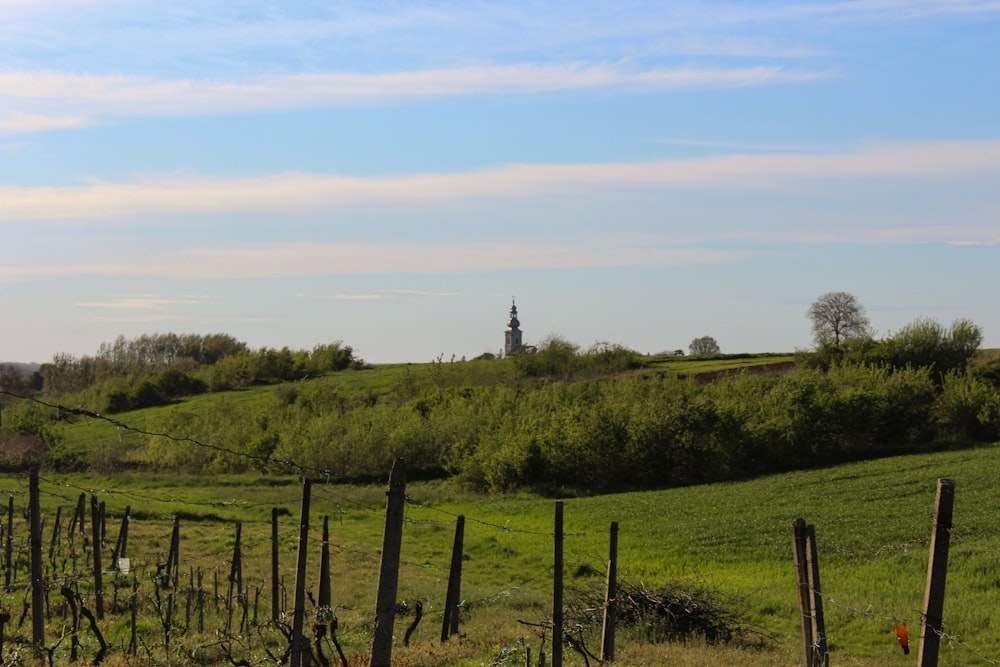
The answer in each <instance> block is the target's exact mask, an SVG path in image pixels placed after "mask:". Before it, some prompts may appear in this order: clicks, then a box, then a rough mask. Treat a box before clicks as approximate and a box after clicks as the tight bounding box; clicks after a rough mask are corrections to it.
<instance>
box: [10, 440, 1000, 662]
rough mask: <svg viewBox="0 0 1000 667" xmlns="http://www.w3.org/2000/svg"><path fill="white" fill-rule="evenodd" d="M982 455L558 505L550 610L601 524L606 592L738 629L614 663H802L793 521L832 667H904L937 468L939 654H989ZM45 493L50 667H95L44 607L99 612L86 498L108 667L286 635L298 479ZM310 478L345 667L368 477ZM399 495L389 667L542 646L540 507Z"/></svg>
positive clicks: (989, 458) (588, 628)
mask: <svg viewBox="0 0 1000 667" xmlns="http://www.w3.org/2000/svg"><path fill="white" fill-rule="evenodd" d="M998 453H1000V451H998V448H997V447H996V446H993V447H984V448H979V449H968V450H957V451H950V452H940V453H933V454H923V455H913V456H901V457H895V458H888V459H880V460H872V461H866V462H861V463H853V464H849V465H843V466H837V467H831V468H826V469H820V470H812V471H805V472H794V473H787V474H782V475H776V476H769V477H762V478H758V479H754V480H749V481H743V482H732V483H725V484H712V485H703V486H693V487H687V488H678V489H670V490H663V491H648V492H640V493H626V494H616V495H604V496H592V497H576V498H565V499H562V502H563V503H564V510H565V543H564V554H565V555H564V563H565V568H564V571H565V583H566V592H565V596H564V601H565V603H566V607H567V609H570V610H572V609H577V608H579V607H580V606H581V605H583V606H585V605H584V601H587V600H593V599H594V598H595V596H600V595H601V594H602V592H601V591H602V587H603V584H604V569H605V563H606V559H607V553H608V539H609V528H610V524H611V522H617V523H618V525H619V531H620V532H619V560H618V570H619V581H620V582H623V583H627V584H628V585H629V586H631V587H633V589H638V588H642V589H644V590H647V591H653V592H655V591H660V590H664V589H665V588H668V587H672V588H675V589H681V590H685V591H697V592H699V593H700V594H703V595H705V596H707V597H708V598H709V599H711V600H712V601H713V603H715V604H718V605H720V606H722V607H724V608H725V609H727V610H731V611H732V612H733V613H734V614H735V615H736V617H738V619H739V625H740V626H741V628H743V629H745V630H746V631H747V632H745V633H744V634H742V635H741V641H738V642H733V643H720V644H712V643H709V642H706V641H704V639H703V638H699V637H697V636H695V637H692V638H691V640H690V641H688V642H664V643H651V642H650V641H648V639H649V638H648V636H647V633H646V632H644V631H643V629H642V627H621V628H619V632H618V650H617V655H616V657H617V662H618V663H619V664H622V665H649V664H662V665H677V666H680V667H683V666H685V665H706V666H707V665H737V664H738V665H746V664H753V665H765V666H768V665H789V666H791V665H797V664H801V657H800V656H801V645H800V644H801V640H800V636H799V623H798V607H797V598H796V590H795V577H794V568H793V564H792V557H791V543H790V524H791V522H792V521H793V520H794V519H795V518H796V517H798V516H801V517H804V518H805V519H806V521H807V522H809V523H811V524H813V525H815V527H816V533H817V539H818V544H819V563H820V568H821V571H822V580H823V597H824V606H825V611H826V621H827V631H828V636H829V646H830V649H831V654H832V656H831V660H832V662H833V664H836V665H859V666H860V665H863V666H868V665H871V666H875V665H889V666H892V665H907V664H911V663H912V662H913V661H914V657H915V653H916V646H917V643H918V641H919V638H918V637H919V627H920V612H921V608H922V600H923V593H924V586H925V581H926V569H927V561H928V555H929V553H928V538H929V536H930V533H931V529H932V525H931V524H932V511H933V501H934V494H935V488H936V483H937V480H938V479H940V478H949V479H953V480H955V482H956V503H955V515H954V529H953V535H952V541H951V556H950V561H949V573H948V581H947V595H946V600H945V606H944V629H945V633H946V636H945V638H944V641H943V642H942V651H943V653H942V658H941V664H942V665H981V664H997V662H998V661H1000V631H998V628H997V621H996V620H995V619H994V618H993V615H994V614H995V613H996V610H997V609H998V607H997V603H996V601H997V594H998V592H1000V509H998V508H1000V503H998V501H1000V491H998V490H997V486H996V483H995V480H996V479H997V477H998V474H1000V459H998ZM0 479H2V481H3V489H2V490H3V491H4V492H6V493H5V495H8V496H9V497H10V498H12V499H13V500H12V502H13V504H14V513H13V515H12V516H10V517H5V519H7V520H10V521H11V525H12V527H13V530H12V531H11V532H10V533H6V532H5V538H6V537H7V536H8V535H9V537H10V538H11V548H12V555H13V559H12V561H13V565H14V566H15V567H14V568H13V571H12V572H11V573H10V575H9V576H10V577H11V579H10V583H9V584H8V585H7V587H6V592H5V593H4V595H3V596H2V599H0V603H2V609H3V611H4V612H5V613H7V614H9V620H7V622H6V624H5V626H4V629H5V636H4V645H3V648H2V650H3V657H4V659H5V661H6V662H7V663H13V662H16V661H19V660H24V661H31V660H32V658H31V651H30V642H31V613H30V611H29V610H26V609H25V603H26V601H28V600H30V591H29V590H28V589H29V588H30V576H29V571H28V570H27V569H26V567H27V566H26V560H27V550H28V544H27V534H28V533H27V526H26V521H25V511H24V510H25V509H26V506H27V495H26V490H27V479H26V478H25V477H23V476H19V475H11V474H8V475H5V476H4V477H2V478H0ZM40 486H41V491H42V493H41V505H42V512H41V513H42V518H43V529H42V532H43V542H44V551H45V560H46V564H47V565H46V567H47V568H48V569H47V573H48V574H47V576H48V577H49V588H50V591H49V594H48V596H47V615H46V624H45V634H46V637H45V639H46V647H47V649H48V650H49V651H50V653H49V654H48V656H49V657H51V659H52V661H53V662H54V664H67V663H68V661H69V659H70V657H71V653H70V652H71V650H72V649H73V648H74V646H75V647H76V650H77V651H78V657H79V660H80V661H82V662H86V663H88V664H93V661H94V656H95V655H96V654H97V652H98V650H99V648H100V647H99V643H98V640H97V639H96V634H95V633H93V632H92V631H91V630H89V629H88V626H87V624H86V623H85V622H82V623H80V624H79V630H78V632H77V633H76V635H75V637H76V639H75V640H74V639H73V637H74V635H73V633H72V628H73V623H72V615H71V613H70V612H71V610H67V605H66V604H65V603H64V602H63V600H64V598H63V597H61V596H60V588H61V587H67V586H68V587H69V588H71V589H73V590H75V591H77V593H76V594H77V595H78V598H77V599H78V601H79V604H81V605H82V606H84V607H87V608H89V609H91V610H93V608H94V602H95V600H94V597H95V596H94V585H93V578H92V568H91V567H90V566H89V565H88V564H87V560H86V556H87V553H88V552H91V551H92V546H93V545H92V544H89V543H88V540H87V536H89V535H90V534H91V533H90V530H91V524H90V521H91V515H90V514H89V512H88V513H87V514H86V518H85V521H86V522H87V527H86V530H84V531H82V532H77V533H73V534H71V533H70V530H69V528H70V517H71V516H72V515H73V509H74V507H75V506H77V505H78V503H79V501H80V497H81V496H83V497H84V498H85V499H93V501H95V502H100V503H102V504H103V505H104V508H105V517H106V533H107V534H106V536H105V538H104V546H103V548H102V549H101V553H102V559H103V562H105V563H108V564H110V562H111V560H110V554H111V551H112V550H113V548H114V547H115V543H116V536H117V534H118V532H119V530H120V524H121V518H122V516H123V514H124V512H125V508H126V506H128V507H130V511H131V520H130V522H129V541H128V557H129V561H130V563H129V567H130V571H129V574H122V573H115V572H113V568H112V567H111V566H110V565H106V566H105V567H104V570H105V574H104V576H105V580H104V602H105V605H106V609H107V611H106V615H105V618H104V619H103V620H100V621H97V627H98V628H99V629H100V631H101V633H102V637H103V639H104V640H105V642H106V645H107V650H106V654H105V655H104V656H102V657H103V658H104V664H108V665H118V664H130V665H138V664H168V663H169V664H217V663H218V662H226V661H228V660H235V661H237V662H239V661H241V660H242V661H246V663H245V664H252V665H256V664H268V663H269V662H272V663H273V661H274V659H275V658H280V657H281V655H282V651H283V650H284V648H287V640H286V638H285V636H284V635H283V634H282V633H281V631H280V630H279V629H278V628H279V626H281V624H282V623H286V622H287V619H288V614H290V613H291V607H292V599H291V594H292V590H293V578H294V564H295V559H296V554H297V549H298V538H297V530H298V522H299V508H300V502H301V489H302V484H301V481H300V480H298V479H296V478H293V477H284V478H273V477H257V476H232V477H215V478H212V477H183V476H168V475H157V476H154V475H140V474H122V475H116V476H111V477H97V476H83V475H47V474H43V475H42V477H41V482H40ZM311 488H312V507H311V512H310V518H309V543H308V547H307V549H308V556H307V560H308V565H307V571H308V573H309V574H308V575H307V581H306V589H307V590H308V591H310V597H309V601H308V602H307V603H306V608H307V613H308V614H310V615H315V613H316V612H317V610H318V608H317V606H316V604H315V600H316V598H315V596H316V595H317V593H316V591H317V589H318V584H319V572H320V569H319V568H320V558H321V550H322V548H323V546H324V541H323V539H322V538H323V536H322V526H323V521H324V517H326V519H327V521H328V526H329V539H328V541H327V542H326V543H325V544H326V547H327V548H328V549H329V553H330V557H331V561H330V573H331V581H332V586H331V589H332V606H333V609H334V611H335V613H336V617H337V619H338V627H337V634H336V637H337V639H338V642H339V644H340V646H341V648H342V650H343V652H344V655H345V657H346V659H347V661H348V662H349V664H351V665H361V664H367V659H368V654H369V651H370V647H371V639H372V622H373V619H374V609H375V592H376V582H377V575H378V569H379V557H380V556H379V552H380V549H381V539H382V532H383V522H384V518H385V487H384V485H378V484H375V485H365V486H359V485H344V484H337V483H332V482H327V481H325V480H315V481H313V483H312V485H311ZM407 497H408V502H407V504H406V510H405V520H404V529H403V544H402V555H401V565H400V572H399V591H398V595H397V602H398V606H399V614H398V617H397V619H396V623H395V641H394V649H393V660H394V664H401V665H428V666H433V665H470V666H471V665H491V664H492V665H499V664H510V665H514V664H524V656H525V652H526V651H527V650H530V651H531V655H532V656H537V655H538V653H539V652H540V651H542V650H545V651H548V650H549V647H550V643H551V639H552V638H551V635H550V634H546V632H545V631H544V630H542V629H541V627H542V626H544V624H545V622H546V621H547V620H550V619H551V618H552V610H551V596H552V565H553V535H552V533H553V510H554V499H551V498H543V497H540V496H537V495H530V494H515V495H495V496H482V495H474V494H469V493H466V492H464V491H463V490H462V489H460V488H458V487H457V486H454V485H453V484H451V483H447V482H440V481H438V482H419V483H412V484H410V485H408V487H407ZM87 506H88V507H89V505H87ZM275 508H277V513H278V516H279V534H278V554H279V562H280V572H281V577H280V578H281V581H280V582H279V583H280V591H281V596H280V603H279V606H280V609H279V612H280V613H279V623H274V622H272V620H271V619H272V608H271V598H270V596H271V590H272V589H271V574H270V567H271V548H272V541H271V529H272V527H271V517H272V512H273V511H274V509H275ZM57 511H58V512H59V514H60V515H61V529H60V530H59V531H58V534H57V532H56V530H55V516H56V513H57ZM458 515H463V516H464V517H465V550H464V553H465V560H464V562H463V580H462V592H461V593H462V595H461V597H462V599H463V601H464V602H463V605H462V612H461V618H460V623H461V626H460V633H459V635H457V636H453V637H452V638H451V639H450V640H449V641H447V642H442V641H441V639H440V633H441V621H442V618H443V617H442V605H443V601H444V595H445V590H446V586H447V579H448V571H449V563H450V558H451V546H452V541H453V534H454V527H455V523H456V517H457V516H458ZM175 522H176V523H175ZM236 522H240V526H241V542H240V564H241V572H240V577H241V580H242V586H243V591H242V595H241V594H240V592H239V591H237V592H236V593H233V592H231V588H232V586H231V585H230V584H229V579H230V577H231V575H232V574H233V562H234V556H235V546H236V538H235V535H236ZM6 525H7V521H6V520H5V521H4V526H5V529H6ZM175 525H176V526H177V530H178V536H179V540H178V542H179V545H178V549H177V570H178V571H179V575H180V576H179V581H178V582H177V583H176V584H175V585H172V586H170V585H168V586H162V585H161V581H162V577H161V575H162V566H163V564H164V563H166V562H167V560H168V559H169V558H170V547H171V538H172V530H173V527H174V526H175ZM57 538H58V539H57ZM158 566H159V567H158ZM5 574H6V571H5ZM133 595H134V596H135V599H136V600H137V607H138V621H137V623H136V633H137V637H138V640H137V643H136V646H135V648H134V649H133V650H130V646H129V643H130V634H131V624H130V621H129V614H128V612H127V609H128V605H127V602H128V601H129V600H130V599H131V598H130V596H133ZM168 602H169V605H170V612H171V614H170V616H169V619H170V620H169V623H167V618H168V616H167V606H166V605H167V603H168ZM418 602H419V603H421V607H422V611H423V615H422V619H421V621H420V623H419V624H417V626H416V627H415V629H414V630H413V632H412V635H411V637H410V640H409V642H408V644H409V645H408V646H404V642H403V636H404V632H405V630H406V629H407V627H408V626H409V625H411V624H412V623H413V622H414V620H415V608H416V603H418ZM596 615H597V613H596V612H595V613H594V614H592V616H596ZM310 617H312V616H310ZM567 619H568V622H570V621H569V619H570V617H569V616H568V617H567ZM591 620H592V619H589V618H585V617H579V616H572V623H573V626H572V627H573V632H574V633H575V635H574V636H575V637H577V638H578V639H579V640H580V641H582V643H583V644H584V645H585V646H586V647H587V648H588V649H589V650H590V651H591V652H594V653H597V652H598V648H599V638H600V625H599V624H598V623H593V622H591ZM901 622H905V623H907V624H908V625H909V627H910V631H911V636H912V638H913V639H912V647H913V652H912V653H911V654H910V655H904V654H903V652H902V650H901V649H900V646H899V644H898V642H897V641H896V638H895V635H894V634H893V625H894V624H896V623H901ZM307 625H310V626H311V623H310V624H307ZM75 642H78V644H77V643H75ZM323 642H324V643H323V646H324V648H323V651H324V654H325V656H326V657H327V658H329V659H332V660H333V662H334V663H335V664H336V662H337V657H336V656H337V654H336V651H335V650H334V648H335V647H334V646H332V644H331V643H330V638H329V635H328V636H327V637H326V638H325V639H324V640H323ZM589 661H590V663H591V664H592V663H593V662H594V661H593V659H592V658H591V659H589ZM39 662H41V660H39ZM564 663H565V664H580V665H583V664H585V658H584V657H583V656H582V655H581V654H579V653H577V652H575V651H573V650H570V649H569V648H567V649H565V650H564Z"/></svg>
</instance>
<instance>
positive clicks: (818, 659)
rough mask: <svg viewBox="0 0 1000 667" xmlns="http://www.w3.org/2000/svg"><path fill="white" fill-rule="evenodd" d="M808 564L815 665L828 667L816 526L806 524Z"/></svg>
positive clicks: (828, 659) (816, 666) (828, 656)
mask: <svg viewBox="0 0 1000 667" xmlns="http://www.w3.org/2000/svg"><path fill="white" fill-rule="evenodd" d="M806 564H807V565H808V568H807V569H808V574H809V595H810V596H811V598H812V631H813V654H814V658H813V665H814V666H815V667H828V665H829V664H830V655H829V654H828V653H827V648H826V620H825V618H824V616H823V587H822V586H820V583H819V558H818V556H817V554H816V528H815V526H812V525H809V526H806Z"/></svg>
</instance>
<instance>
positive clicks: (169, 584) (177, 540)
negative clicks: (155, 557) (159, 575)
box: [163, 516, 181, 588]
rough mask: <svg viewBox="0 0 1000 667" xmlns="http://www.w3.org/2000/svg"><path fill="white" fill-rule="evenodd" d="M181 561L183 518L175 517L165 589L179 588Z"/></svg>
mask: <svg viewBox="0 0 1000 667" xmlns="http://www.w3.org/2000/svg"><path fill="white" fill-rule="evenodd" d="M180 559H181V518H180V517H179V516H175V517H174V528H173V530H172V531H171V532H170V551H169V553H168V554H167V571H166V572H165V573H164V575H163V576H164V578H163V587H164V588H177V577H178V573H179V572H180Z"/></svg>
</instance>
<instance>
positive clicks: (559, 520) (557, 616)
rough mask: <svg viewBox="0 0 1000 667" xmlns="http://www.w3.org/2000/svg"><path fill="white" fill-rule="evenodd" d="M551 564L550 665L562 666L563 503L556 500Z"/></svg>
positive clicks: (553, 666) (554, 666)
mask: <svg viewBox="0 0 1000 667" xmlns="http://www.w3.org/2000/svg"><path fill="white" fill-rule="evenodd" d="M553 542H554V549H553V556H554V557H553V566H552V667H562V643H563V504H562V501H561V500H560V501H556V519H555V539H554V540H553Z"/></svg>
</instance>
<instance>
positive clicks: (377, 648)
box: [369, 458, 406, 667]
mask: <svg viewBox="0 0 1000 667" xmlns="http://www.w3.org/2000/svg"><path fill="white" fill-rule="evenodd" d="M386 496H387V499H386V504H385V530H384V532H383V534H382V559H381V561H380V563H379V568H378V594H377V596H376V599H375V630H374V634H373V637H372V652H371V661H370V663H369V665H370V667H391V663H392V629H393V623H394V621H395V617H396V591H397V588H398V586H399V555H400V550H401V547H402V542H403V518H404V517H403V510H404V506H405V504H406V471H405V469H404V462H403V459H401V458H399V459H396V460H395V461H393V463H392V471H391V472H390V473H389V490H388V491H386Z"/></svg>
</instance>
